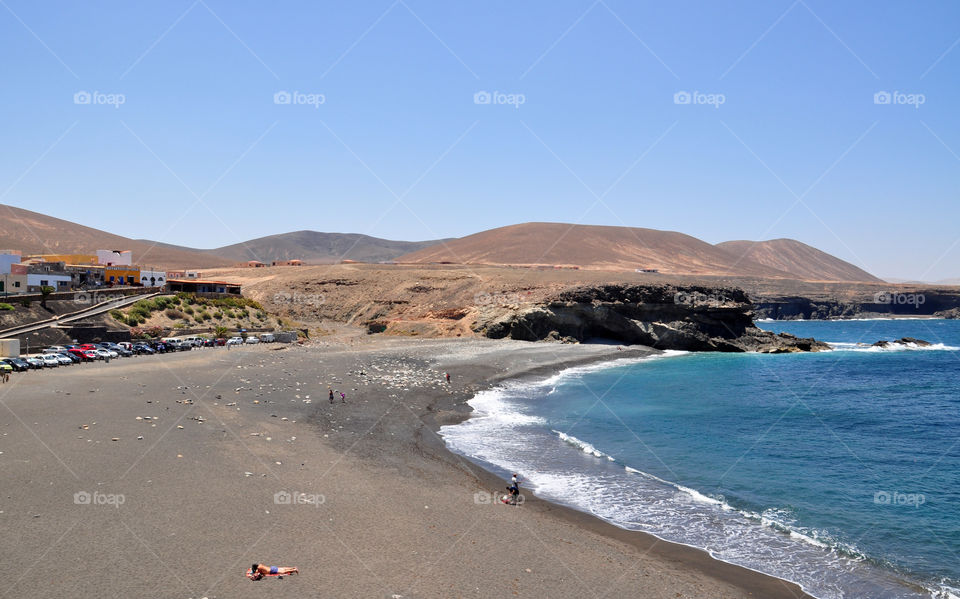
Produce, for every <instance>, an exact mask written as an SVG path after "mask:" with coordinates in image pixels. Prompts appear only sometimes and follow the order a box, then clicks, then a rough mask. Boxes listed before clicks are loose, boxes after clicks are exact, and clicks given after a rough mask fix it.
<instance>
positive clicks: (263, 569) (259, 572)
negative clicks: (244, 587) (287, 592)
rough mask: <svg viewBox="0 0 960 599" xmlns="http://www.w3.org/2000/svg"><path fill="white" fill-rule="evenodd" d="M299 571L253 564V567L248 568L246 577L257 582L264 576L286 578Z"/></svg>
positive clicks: (285, 567)
mask: <svg viewBox="0 0 960 599" xmlns="http://www.w3.org/2000/svg"><path fill="white" fill-rule="evenodd" d="M299 573H300V569H299V568H297V567H296V566H293V567H289V566H265V565H263V564H253V567H252V568H250V571H249V572H248V573H247V577H249V578H250V580H253V581H257V580H261V579H263V577H264V576H287V575H288V574H299Z"/></svg>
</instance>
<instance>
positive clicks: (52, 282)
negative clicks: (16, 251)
mask: <svg viewBox="0 0 960 599" xmlns="http://www.w3.org/2000/svg"><path fill="white" fill-rule="evenodd" d="M71 280H72V277H71V276H70V275H54V274H50V273H37V274H30V273H27V290H28V291H40V288H41V287H53V289H54V290H55V291H70V282H71Z"/></svg>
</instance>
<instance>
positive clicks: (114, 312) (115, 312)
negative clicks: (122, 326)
mask: <svg viewBox="0 0 960 599" xmlns="http://www.w3.org/2000/svg"><path fill="white" fill-rule="evenodd" d="M110 316H112V317H113V319H114V320H119V321H120V322H123V321H125V320H126V317H124V315H123V312H121V311H120V310H110Z"/></svg>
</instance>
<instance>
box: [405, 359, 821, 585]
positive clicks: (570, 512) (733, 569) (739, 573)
mask: <svg viewBox="0 0 960 599" xmlns="http://www.w3.org/2000/svg"><path fill="white" fill-rule="evenodd" d="M662 353H663V352H662V351H661V350H656V349H653V348H647V347H642V349H640V348H637V347H631V348H629V349H625V350H624V351H623V352H621V353H619V354H614V355H599V356H590V357H584V358H582V359H579V360H571V361H564V362H559V363H552V364H541V365H539V366H536V367H533V368H530V369H528V370H524V371H519V372H513V373H510V374H508V375H504V376H501V377H498V378H493V379H490V380H489V381H488V383H487V385H486V386H482V387H480V389H478V391H486V390H489V389H493V388H496V387H497V386H499V385H502V384H504V383H507V382H510V381H524V380H534V379H542V378H547V377H549V376H553V375H556V374H560V373H563V372H565V371H568V370H571V369H575V368H579V367H583V366H590V365H602V364H605V363H612V362H615V361H618V360H623V359H629V358H631V357H633V358H637V359H642V358H649V357H651V356H655V355H659V354H662ZM474 395H475V393H474V394H473V395H471V397H470V398H471V399H472V397H473V396H474ZM451 403H456V401H455V400H454V399H453V398H440V400H439V401H438V404H441V406H442V405H443V404H447V407H448V409H449V407H451V405H450V404H451ZM441 409H442V407H441ZM468 409H469V411H468V412H461V413H460V416H461V417H460V418H459V419H447V420H445V421H444V422H442V423H439V422H438V421H437V419H436V417H435V414H432V413H431V414H427V415H426V417H425V418H424V421H425V424H426V425H427V426H429V427H430V429H431V432H432V433H433V434H432V435H430V436H425V435H424V436H420V441H419V442H418V444H422V448H423V449H424V450H427V451H432V452H435V453H436V454H437V455H439V456H442V459H447V460H450V461H451V462H452V463H451V464H450V465H451V466H453V467H455V468H457V465H456V464H455V463H453V462H458V461H460V460H461V459H462V458H461V456H460V455H459V454H456V453H454V452H453V451H452V450H450V449H449V448H448V447H447V445H446V443H445V442H444V440H443V438H442V436H441V435H440V433H439V430H440V427H441V426H445V425H451V424H458V423H459V422H463V421H466V420H468V419H469V418H472V417H473V409H472V408H469V407H468ZM434 410H436V408H434V409H433V410H431V411H434ZM471 464H472V465H473V466H475V467H477V468H478V469H480V472H481V475H480V478H481V480H482V482H483V484H484V485H485V486H487V488H490V489H499V488H501V487H503V486H504V484H505V482H506V481H504V479H503V478H501V477H500V476H498V475H497V474H495V473H493V472H491V471H490V470H488V469H486V468H484V467H483V466H481V465H479V464H477V463H476V462H474V461H472V460H471ZM458 469H459V468H458ZM525 497H526V500H525V502H524V507H528V506H529V507H531V508H532V509H536V510H539V511H541V512H542V513H548V514H551V515H553V516H555V517H558V518H561V519H563V520H565V521H567V522H569V523H571V524H573V525H575V526H577V527H579V528H583V529H585V530H589V531H591V532H594V533H597V534H600V535H603V536H605V537H608V538H611V539H615V540H617V541H620V542H623V543H627V544H628V545H630V546H632V547H633V548H634V549H636V550H637V551H640V552H643V553H651V554H654V555H657V556H659V557H662V558H664V559H667V560H670V561H674V562H676V563H678V564H680V565H682V566H684V567H692V568H694V569H696V570H697V571H698V572H700V573H702V574H704V575H706V576H709V577H711V578H714V579H716V580H719V581H722V582H724V583H728V584H731V585H734V586H737V587H739V588H741V589H742V590H744V591H745V592H747V593H749V594H751V595H756V596H760V597H769V598H774V597H790V598H795V599H816V597H815V596H813V595H810V594H809V593H807V592H806V591H805V590H804V589H803V588H802V587H801V586H800V585H798V584H797V583H794V582H792V581H788V580H785V579H781V578H777V577H775V576H771V575H769V574H765V573H763V572H760V571H758V570H754V569H752V568H748V567H745V566H741V565H738V564H734V563H732V562H727V561H724V560H721V559H718V558H716V557H714V556H712V555H710V554H709V553H708V552H707V551H706V550H704V549H701V548H699V547H695V546H692V545H687V544H684V543H678V542H675V541H668V540H666V539H661V538H660V537H657V536H656V535H653V534H650V533H647V532H643V531H636V530H629V529H626V528H622V527H620V526H617V525H616V524H613V523H611V522H608V521H606V520H603V519H602V518H599V517H597V516H594V515H592V514H588V513H586V512H583V511H581V510H578V509H576V508H574V507H570V506H567V505H564V504H561V503H557V502H554V501H549V500H546V499H542V498H540V497H537V496H536V495H535V494H534V493H533V492H532V491H527V492H526V493H525Z"/></svg>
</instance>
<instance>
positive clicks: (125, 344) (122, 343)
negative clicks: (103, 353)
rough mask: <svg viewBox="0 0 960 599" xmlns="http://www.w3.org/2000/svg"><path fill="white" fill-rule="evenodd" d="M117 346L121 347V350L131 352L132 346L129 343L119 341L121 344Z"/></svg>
mask: <svg viewBox="0 0 960 599" xmlns="http://www.w3.org/2000/svg"><path fill="white" fill-rule="evenodd" d="M117 345H119V346H120V347H122V348H123V349H128V350H130V351H133V344H132V343H130V342H129V341H121V342H120V343H118V344H117Z"/></svg>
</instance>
